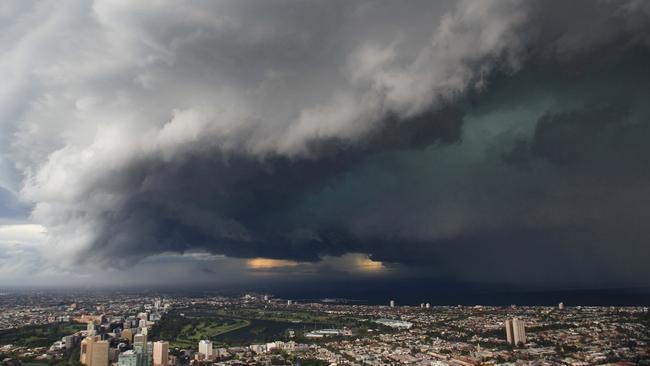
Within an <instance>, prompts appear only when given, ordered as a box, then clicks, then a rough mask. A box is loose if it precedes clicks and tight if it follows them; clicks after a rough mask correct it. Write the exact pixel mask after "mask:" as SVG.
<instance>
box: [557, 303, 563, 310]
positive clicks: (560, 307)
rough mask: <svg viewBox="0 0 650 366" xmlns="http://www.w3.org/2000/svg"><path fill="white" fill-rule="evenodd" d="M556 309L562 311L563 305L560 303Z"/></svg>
mask: <svg viewBox="0 0 650 366" xmlns="http://www.w3.org/2000/svg"><path fill="white" fill-rule="evenodd" d="M557 308H558V309H560V310H564V303H563V302H561V303H559V304H557Z"/></svg>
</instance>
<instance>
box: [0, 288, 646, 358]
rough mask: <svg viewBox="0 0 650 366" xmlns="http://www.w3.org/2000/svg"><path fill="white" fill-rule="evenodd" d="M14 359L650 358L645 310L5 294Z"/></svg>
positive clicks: (6, 350) (2, 323) (0, 322)
mask: <svg viewBox="0 0 650 366" xmlns="http://www.w3.org/2000/svg"><path fill="white" fill-rule="evenodd" d="M0 310H1V311H0V329H1V330H0V359H1V360H2V363H3V364H4V365H6V366H18V365H25V366H34V365H61V366H64V365H77V366H78V365H84V366H176V365H197V366H203V365H298V364H300V365H418V366H424V365H432V366H436V365H458V366H470V365H569V366H586V365H605V364H618V365H635V364H636V365H650V352H649V351H650V348H649V347H648V342H649V340H650V316H649V313H648V308H646V307H581V306H564V304H562V303H560V304H558V305H557V306H554V307H540V306H514V305H513V306H503V307H494V306H430V305H429V304H427V303H423V304H420V305H419V306H399V304H398V301H396V300H387V302H386V305H385V306H376V305H375V306H371V305H363V304H360V303H356V302H345V301H337V300H324V301H314V302H306V301H292V300H287V299H277V298H274V297H272V296H270V295H260V294H246V295H243V296H236V297H225V296H208V295H202V296H180V295H158V294H152V295H144V296H143V295H142V294H138V295H136V294H127V293H114V294H110V295H107V294H95V295H88V294H76V295H74V294H58V293H45V292H43V293H15V294H14V293H3V294H2V296H0Z"/></svg>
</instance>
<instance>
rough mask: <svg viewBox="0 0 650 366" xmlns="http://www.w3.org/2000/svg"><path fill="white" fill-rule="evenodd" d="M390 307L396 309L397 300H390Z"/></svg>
mask: <svg viewBox="0 0 650 366" xmlns="http://www.w3.org/2000/svg"><path fill="white" fill-rule="evenodd" d="M390 307H391V308H394V307H395V300H390Z"/></svg>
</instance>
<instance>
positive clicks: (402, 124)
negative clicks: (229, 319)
mask: <svg viewBox="0 0 650 366" xmlns="http://www.w3.org/2000/svg"><path fill="white" fill-rule="evenodd" d="M649 4H650V2H644V1H638V0H625V1H620V2H611V1H595V2H594V1H589V0H578V1H571V2H570V3H566V4H564V3H559V2H557V3H551V2H547V1H541V0H528V1H498V0H497V1H448V0H444V1H437V2H430V1H424V0H416V1H412V2H408V3H401V2H397V1H389V0H381V1H365V0H362V1H359V2H347V1H338V0H337V1H326V2H325V1H324V2H301V1H286V2H279V3H276V2H272V1H271V2H261V3H257V2H248V1H238V0H224V1H219V2H211V1H204V0H197V1H195V2H189V3H181V4H179V3H176V2H174V1H170V0H161V1H157V2H155V3H152V4H142V3H135V2H129V1H110V0H94V1H83V0H72V1H66V2H60V1H55V0H44V1H24V0H7V1H5V2H3V4H2V5H0V20H2V22H0V24H1V25H0V30H1V31H2V34H3V36H1V37H0V54H1V55H2V56H0V72H2V74H3V75H5V76H6V78H5V79H6V80H5V81H4V82H3V85H2V86H0V288H3V287H11V286H13V287H18V288H32V287H39V286H41V287H44V288H54V287H66V288H79V287H87V288H102V289H110V288H111V287H112V286H113V287H115V286H118V285H119V286H122V285H123V286H125V287H129V288H158V287H169V288H190V287H191V288H206V289H207V288H211V289H220V288H221V289H227V288H251V289H255V288H258V289H260V288H261V289H264V288H268V289H276V291H278V292H280V293H286V294H295V296H294V297H296V298H298V297H300V296H298V295H299V294H300V293H304V294H309V293H314V294H322V295H319V297H328V295H327V294H328V293H329V294H332V296H334V295H336V294H354V293H358V294H359V296H360V297H364V298H366V299H367V301H371V302H379V301H380V300H381V296H382V294H383V293H390V292H393V293H395V295H396V296H397V297H401V298H403V299H409V300H406V301H410V302H414V301H416V300H415V299H417V298H418V296H428V297H430V298H435V295H436V294H438V295H439V297H440V301H441V302H444V301H449V302H453V301H460V302H463V303H469V302H471V301H472V300H471V297H472V296H473V297H475V298H476V301H482V302H485V303H501V302H507V301H521V302H522V303H526V302H534V301H538V302H540V301H541V302H544V303H549V304H550V303H551V302H555V301H558V300H557V299H556V295H555V294H553V293H554V292H560V293H562V292H564V293H566V296H567V297H569V298H571V299H575V300H576V301H579V300H580V299H583V300H584V301H586V302H589V303H599V302H600V303H603V304H606V303H610V304H617V303H621V302H625V303H631V302H637V303H643V304H647V303H648V295H647V293H648V289H650V266H649V265H648V263H647V258H650V244H649V243H650V225H647V222H648V220H649V219H650V169H648V164H647V157H648V156H650V144H649V143H648V141H647V136H650V107H649V106H648V103H647V100H648V96H650V69H649V68H648V64H650V36H649V35H650V5H649ZM544 291H545V292H546V293H548V294H552V296H553V299H552V300H551V299H548V302H545V299H544V298H543V297H542V296H541V295H540V296H537V295H533V294H536V293H541V292H544ZM549 296H551V295H549ZM443 298H444V300H443ZM382 301H383V300H382ZM432 301H435V300H432Z"/></svg>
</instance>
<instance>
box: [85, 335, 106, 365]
mask: <svg viewBox="0 0 650 366" xmlns="http://www.w3.org/2000/svg"><path fill="white" fill-rule="evenodd" d="M88 366H108V341H97V342H95V343H94V344H93V347H92V354H91V357H90V364H88Z"/></svg>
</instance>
